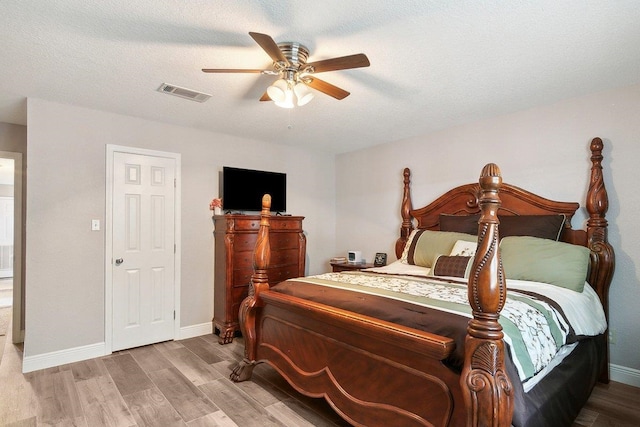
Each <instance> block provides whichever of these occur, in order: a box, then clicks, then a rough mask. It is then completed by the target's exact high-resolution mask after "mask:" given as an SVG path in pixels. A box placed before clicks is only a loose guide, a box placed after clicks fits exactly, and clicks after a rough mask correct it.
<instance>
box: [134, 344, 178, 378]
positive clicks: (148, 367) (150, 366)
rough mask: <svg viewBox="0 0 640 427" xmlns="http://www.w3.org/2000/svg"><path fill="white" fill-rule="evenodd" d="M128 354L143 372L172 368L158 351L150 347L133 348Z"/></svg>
mask: <svg viewBox="0 0 640 427" xmlns="http://www.w3.org/2000/svg"><path fill="white" fill-rule="evenodd" d="M129 354H131V356H133V358H134V359H135V361H136V362H138V365H140V367H141V368H142V370H143V371H145V372H152V371H159V370H161V369H167V368H170V367H171V366H172V365H171V362H169V361H168V360H167V358H166V357H164V355H163V354H162V353H161V352H160V350H158V348H157V347H154V346H152V345H147V346H144V347H138V348H134V349H132V350H130V351H129Z"/></svg>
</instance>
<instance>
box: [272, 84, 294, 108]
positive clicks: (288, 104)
mask: <svg viewBox="0 0 640 427" xmlns="http://www.w3.org/2000/svg"><path fill="white" fill-rule="evenodd" d="M274 102H275V104H276V105H277V106H278V107H282V108H293V107H294V105H293V90H291V88H290V87H289V86H287V88H286V89H285V91H284V100H283V101H274Z"/></svg>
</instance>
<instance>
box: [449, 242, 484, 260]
mask: <svg viewBox="0 0 640 427" xmlns="http://www.w3.org/2000/svg"><path fill="white" fill-rule="evenodd" d="M477 248H478V242H467V241H466V240H458V241H457V242H456V243H455V245H453V249H451V253H450V254H449V255H450V256H475V254H476V249H477Z"/></svg>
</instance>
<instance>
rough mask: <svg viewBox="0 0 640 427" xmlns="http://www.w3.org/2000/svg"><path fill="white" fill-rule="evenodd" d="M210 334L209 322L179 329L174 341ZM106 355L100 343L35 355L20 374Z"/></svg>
mask: <svg viewBox="0 0 640 427" xmlns="http://www.w3.org/2000/svg"><path fill="white" fill-rule="evenodd" d="M212 332H213V326H212V324H211V322H207V323H201V324H199V325H191V326H185V327H183V328H180V334H179V335H180V336H178V337H176V340H184V339H187V338H193V337H199V336H201V335H207V334H211V333H212ZM108 354H110V353H107V351H106V344H105V343H104V342H100V343H96V344H89V345H85V346H82V347H74V348H69V349H66V350H59V351H52V352H51V353H44V354H37V355H35V356H25V357H24V359H23V360H22V373H24V374H26V373H27V372H33V371H37V370H38V369H46V368H52V367H54V366H60V365H65V364H67V363H74V362H80V361H82V360H87V359H93V358H95V357H102V356H106V355H108Z"/></svg>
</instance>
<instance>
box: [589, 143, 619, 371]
mask: <svg viewBox="0 0 640 427" xmlns="http://www.w3.org/2000/svg"><path fill="white" fill-rule="evenodd" d="M603 147H604V143H603V142H602V139H600V138H594V139H593V140H592V141H591V144H590V147H589V148H590V149H591V179H590V181H589V190H588V192H587V202H586V207H587V212H588V213H589V219H588V220H587V245H588V246H589V249H591V270H590V273H589V283H590V284H591V286H592V287H593V288H594V289H595V291H596V292H597V293H598V295H599V297H600V301H602V306H603V307H604V313H605V316H606V318H607V324H608V323H609V286H610V285H611V279H612V278H613V270H614V267H615V255H614V253H613V247H612V246H611V244H610V243H609V242H608V240H607V220H606V219H605V214H606V213H607V210H608V209H609V198H608V196H607V189H606V188H605V186H604V178H603V176H602V158H603V156H602V148H603ZM608 335H609V333H608V329H607V331H605V340H606V349H607V350H606V351H607V354H606V357H605V360H604V362H603V366H602V370H601V372H600V381H602V382H605V383H608V382H609V339H608Z"/></svg>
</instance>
